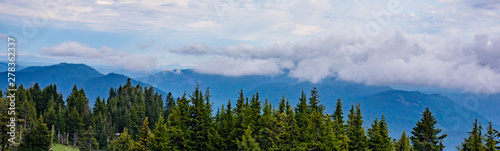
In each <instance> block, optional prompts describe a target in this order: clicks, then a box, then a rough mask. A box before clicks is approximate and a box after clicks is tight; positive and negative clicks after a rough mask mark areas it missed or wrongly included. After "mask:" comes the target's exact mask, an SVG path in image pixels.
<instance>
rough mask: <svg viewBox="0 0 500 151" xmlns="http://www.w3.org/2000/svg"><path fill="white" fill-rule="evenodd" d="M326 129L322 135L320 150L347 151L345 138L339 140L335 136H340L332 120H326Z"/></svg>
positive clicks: (328, 118)
mask: <svg viewBox="0 0 500 151" xmlns="http://www.w3.org/2000/svg"><path fill="white" fill-rule="evenodd" d="M326 125H327V126H326V129H325V131H324V134H323V138H322V140H323V141H324V143H323V144H321V148H320V149H321V150H348V148H347V147H348V144H347V143H348V140H347V138H345V139H343V140H339V139H338V138H339V137H338V136H337V135H341V134H340V133H337V132H336V130H335V129H336V126H335V122H334V121H332V118H330V117H327V118H326Z"/></svg>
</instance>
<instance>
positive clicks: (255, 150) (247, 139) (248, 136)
mask: <svg viewBox="0 0 500 151" xmlns="http://www.w3.org/2000/svg"><path fill="white" fill-rule="evenodd" d="M237 144H238V150H245V151H260V147H259V143H257V141H255V139H254V138H253V136H252V128H251V127H250V126H247V128H246V130H245V133H244V135H243V136H241V141H240V140H239V139H238V140H237Z"/></svg>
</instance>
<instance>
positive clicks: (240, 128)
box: [233, 90, 247, 142]
mask: <svg viewBox="0 0 500 151" xmlns="http://www.w3.org/2000/svg"><path fill="white" fill-rule="evenodd" d="M245 113H246V105H245V96H244V95H243V90H240V92H239V97H238V100H236V108H235V109H234V114H235V120H236V121H238V122H235V124H234V130H233V131H234V132H233V133H234V135H235V136H236V137H235V138H236V139H240V140H241V136H243V134H244V132H245V129H246V126H247V123H245V116H246V115H245ZM234 141H236V140H233V142H234Z"/></svg>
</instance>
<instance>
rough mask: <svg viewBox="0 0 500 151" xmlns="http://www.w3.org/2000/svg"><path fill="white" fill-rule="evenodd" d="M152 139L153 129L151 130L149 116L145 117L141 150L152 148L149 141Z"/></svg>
mask: <svg viewBox="0 0 500 151" xmlns="http://www.w3.org/2000/svg"><path fill="white" fill-rule="evenodd" d="M150 140H151V131H150V130H149V121H148V117H146V119H144V122H143V124H142V128H141V133H140V136H139V146H138V148H139V150H142V151H146V150H150V147H149V141H150Z"/></svg>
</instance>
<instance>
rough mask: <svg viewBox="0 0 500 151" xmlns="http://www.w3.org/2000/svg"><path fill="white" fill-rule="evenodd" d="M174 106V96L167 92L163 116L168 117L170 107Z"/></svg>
mask: <svg viewBox="0 0 500 151" xmlns="http://www.w3.org/2000/svg"><path fill="white" fill-rule="evenodd" d="M174 106H175V100H174V97H173V96H172V93H170V92H169V93H168V94H167V97H166V99H165V111H164V112H163V113H164V114H163V118H165V119H168V116H169V115H170V113H171V112H172V111H171V110H172V109H171V108H172V107H174Z"/></svg>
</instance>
